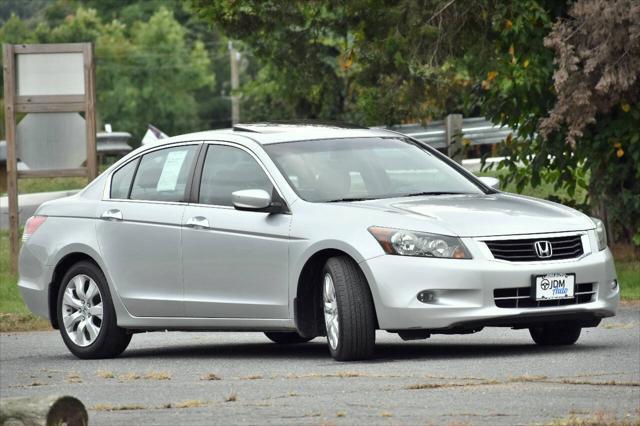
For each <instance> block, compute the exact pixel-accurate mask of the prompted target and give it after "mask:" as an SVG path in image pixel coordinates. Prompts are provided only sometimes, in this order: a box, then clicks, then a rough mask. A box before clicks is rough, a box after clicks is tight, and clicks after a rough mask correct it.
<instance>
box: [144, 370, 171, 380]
mask: <svg viewBox="0 0 640 426" xmlns="http://www.w3.org/2000/svg"><path fill="white" fill-rule="evenodd" d="M144 378H145V379H147V380H171V374H169V373H165V372H164V371H150V372H148V373H147V374H145V375H144Z"/></svg>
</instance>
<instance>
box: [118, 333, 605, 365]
mask: <svg viewBox="0 0 640 426" xmlns="http://www.w3.org/2000/svg"><path fill="white" fill-rule="evenodd" d="M602 349H606V350H611V347H610V346H609V345H597V344H591V343H590V344H580V343H578V344H576V345H574V346H569V347H567V346H564V347H541V346H537V345H535V344H533V343H531V344H509V343H507V344H496V343H487V344H477V343H473V344H464V343H459V344H456V343H430V342H428V341H424V342H398V343H386V342H385V343H378V344H376V349H375V356H374V358H373V359H372V360H367V361H360V362H362V363H380V362H393V361H406V360H440V359H448V360H451V359H483V358H493V357H500V358H505V357H520V356H529V355H532V354H553V353H567V352H572V353H578V352H580V353H586V352H593V351H598V350H602ZM329 356H330V355H329V351H328V349H327V344H326V343H325V342H324V341H323V340H321V339H317V341H313V342H309V343H303V344H292V345H282V344H274V343H268V342H265V343H219V344H210V343H206V344H204V343H203V344H193V345H191V344H190V345H180V346H176V345H171V346H156V347H145V348H141V347H137V348H130V349H128V350H127V351H125V352H124V353H123V354H122V355H121V356H120V357H121V358H137V359H141V358H157V357H163V358H185V359H189V358H192V359H197V358H209V359H234V360H242V359H259V358H262V359H278V358H280V359H283V360H286V359H292V358H294V359H301V360H305V359H306V360H318V361H323V360H327V359H328V357H329Z"/></svg>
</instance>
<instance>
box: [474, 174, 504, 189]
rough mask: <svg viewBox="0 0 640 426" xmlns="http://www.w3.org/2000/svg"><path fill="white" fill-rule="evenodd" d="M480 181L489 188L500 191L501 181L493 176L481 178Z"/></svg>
mask: <svg viewBox="0 0 640 426" xmlns="http://www.w3.org/2000/svg"><path fill="white" fill-rule="evenodd" d="M478 179H479V180H480V182H482V183H484V184H485V185H486V186H488V187H489V188H493V189H500V179H497V178H494V177H491V176H480V177H479V178H478Z"/></svg>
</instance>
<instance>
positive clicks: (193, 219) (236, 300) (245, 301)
mask: <svg viewBox="0 0 640 426" xmlns="http://www.w3.org/2000/svg"><path fill="white" fill-rule="evenodd" d="M195 184H196V183H195V182H194V185H195ZM241 189H264V190H266V191H268V192H269V193H272V191H273V189H274V188H273V185H272V183H271V181H270V179H269V178H268V177H267V174H266V173H265V171H264V170H263V168H262V167H261V165H260V164H259V163H258V160H257V159H256V158H255V157H254V156H253V155H252V154H251V153H249V152H248V151H246V150H245V149H243V148H239V147H235V146H230V145H217V144H211V145H209V147H208V149H207V152H206V156H205V159H204V164H203V169H202V177H201V179H200V182H199V196H198V203H197V204H190V205H188V206H187V207H186V210H185V214H184V222H183V224H184V226H183V230H182V247H183V270H184V285H185V308H186V313H187V316H190V317H199V318H268V319H282V318H287V317H288V314H289V310H288V309H289V308H288V302H289V285H288V272H287V271H288V236H289V224H290V222H291V216H290V215H288V214H269V213H263V212H249V211H239V210H235V209H234V207H233V205H232V203H231V193H232V192H234V191H238V190H241Z"/></svg>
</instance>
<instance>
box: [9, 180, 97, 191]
mask: <svg viewBox="0 0 640 426" xmlns="http://www.w3.org/2000/svg"><path fill="white" fill-rule="evenodd" d="M87 183H88V182H87V178H84V177H56V178H48V179H20V180H19V182H18V192H19V193H20V194H33V193H36V192H53V191H70V190H72V189H81V188H84V187H85V186H87Z"/></svg>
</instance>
